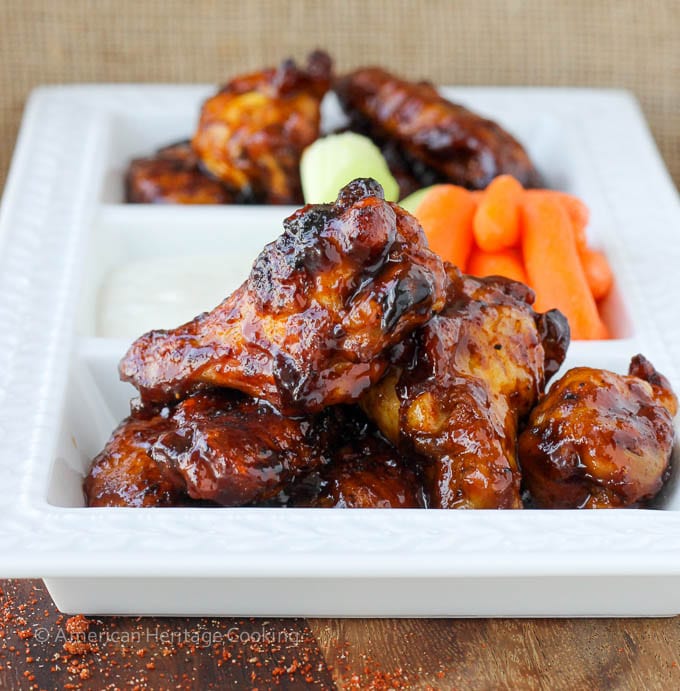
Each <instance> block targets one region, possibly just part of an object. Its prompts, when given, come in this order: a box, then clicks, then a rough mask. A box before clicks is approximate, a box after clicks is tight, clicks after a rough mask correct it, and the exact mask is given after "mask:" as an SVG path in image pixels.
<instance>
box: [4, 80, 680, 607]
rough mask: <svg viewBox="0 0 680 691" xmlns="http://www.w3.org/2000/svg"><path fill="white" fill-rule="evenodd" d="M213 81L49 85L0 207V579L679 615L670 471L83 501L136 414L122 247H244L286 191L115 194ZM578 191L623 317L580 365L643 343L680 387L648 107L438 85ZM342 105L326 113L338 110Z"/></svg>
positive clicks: (272, 230) (562, 92)
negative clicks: (495, 483) (373, 491)
mask: <svg viewBox="0 0 680 691" xmlns="http://www.w3.org/2000/svg"><path fill="white" fill-rule="evenodd" d="M209 92H210V87H194V86H78V87H56V88H46V89H39V90H38V91H36V92H35V93H34V94H33V95H32V97H31V99H30V103H29V106H28V108H27V112H26V116H25V119H24V124H23V127H22V130H21V134H20V137H19V142H18V145H17V149H16V153H15V157H14V161H13V164H12V170H11V173H10V177H9V182H8V185H7V188H6V192H5V196H4V199H3V205H2V212H1V216H0V488H1V489H0V555H1V556H0V576H2V577H41V578H44V579H45V582H46V584H47V587H48V589H49V591H50V593H51V594H52V596H53V597H54V599H55V602H56V604H57V606H58V607H59V608H60V609H62V610H64V611H68V612H75V611H84V612H87V613H134V614H194V615H198V614H210V615H222V614H232V615H240V614H243V615H246V614H247V615H312V616H313V615H342V616H351V615H364V616H380V615H396V616H407V615H426V616H444V615H464V616H544V615H564V616H567V615H569V616H573V615H588V616H591V615H595V616H597V615H602V616H611V615H673V614H676V613H678V612H680V513H679V512H678V509H680V489H678V487H677V484H678V483H677V482H672V483H671V485H670V486H669V487H668V488H667V490H666V492H665V494H664V497H663V498H662V500H661V501H660V502H659V505H658V508H657V509H656V510H639V511H626V510H618V511H581V512H579V511H553V512H550V511H514V512H510V511H506V512H495V511H477V512H468V511H422V510H410V511H409V510H391V511H385V510H356V511H341V510H337V511H329V510H323V509H322V510H319V509H252V508H248V509H244V508H236V509H226V508H225V509H200V508H191V509H189V508H173V509H122V508H120V509H118V508H114V509H85V508H83V506H82V504H83V498H82V492H81V488H80V487H81V480H82V476H83V474H84V473H85V472H86V470H87V467H88V465H89V462H90V459H91V458H92V456H94V455H95V453H96V452H97V451H99V450H100V448H101V447H102V446H103V444H104V442H105V441H106V439H107V438H108V436H109V434H110V432H111V430H112V428H113V426H114V425H115V423H116V422H117V421H118V420H119V419H120V418H122V417H123V416H124V415H125V413H126V406H127V399H128V398H129V397H130V395H131V394H132V390H131V388H130V387H129V386H128V385H125V384H121V383H120V382H119V381H118V379H117V372H116V364H117V360H118V358H119V357H120V356H121V354H122V353H123V352H124V349H125V347H126V345H127V343H126V342H125V341H115V340H106V339H100V338H97V337H96V336H95V332H94V324H95V319H94V315H95V310H96V294H97V291H98V289H99V286H100V285H101V283H102V280H103V279H104V277H105V275H106V273H107V272H108V271H109V270H110V269H111V268H112V267H113V266H116V265H118V264H119V263H120V262H124V261H129V260H134V259H141V258H144V257H150V256H154V255H158V254H164V255H187V256H190V255H192V254H193V255H202V254H203V255H204V254H205V253H206V252H213V251H214V252H230V253H237V254H238V255H239V256H242V258H243V262H250V261H252V259H253V258H254V256H255V255H256V253H257V252H258V251H259V249H260V248H261V247H262V245H263V244H264V243H265V242H266V241H268V240H270V239H272V238H273V237H275V236H276V235H277V234H278V233H279V231H280V221H281V219H282V218H283V216H284V215H285V213H286V212H287V210H285V209H282V208H275V207H269V208H265V207H261V208H258V207H228V206H225V207H206V208H178V207H142V206H124V205H122V204H120V203H119V202H120V195H121V184H120V179H121V171H122V169H123V167H124V165H125V162H126V161H127V160H128V158H129V157H130V156H132V155H140V154H144V153H146V152H150V151H152V150H153V149H154V147H156V146H158V145H161V144H163V143H166V142H167V141H171V140H172V139H179V138H181V137H183V136H187V135H188V134H189V133H190V131H191V130H192V128H193V126H194V124H195V119H196V114H197V112H198V110H197V109H198V105H199V102H200V101H201V99H202V98H203V97H204V96H205V95H206V94H207V93H209ZM447 93H448V94H450V95H451V97H453V98H455V99H457V100H460V101H461V102H463V103H465V104H468V105H469V106H471V107H472V108H474V109H476V110H478V111H480V112H482V113H486V114H489V115H491V116H492V117H494V118H496V119H498V120H499V121H501V122H502V123H503V124H505V125H506V126H507V127H508V128H509V129H511V130H512V131H513V132H514V133H516V134H517V135H518V136H519V138H520V139H521V140H522V141H524V142H525V143H526V145H527V146H528V148H529V150H530V152H531V154H532V156H533V157H534V159H535V160H536V161H537V162H538V165H539V167H540V168H541V170H542V172H543V173H544V174H545V176H546V179H547V181H548V183H549V184H550V185H552V186H556V187H560V188H562V189H566V190H569V191H571V192H574V193H576V194H578V195H579V196H582V197H583V198H584V199H585V200H586V202H587V203H588V204H589V206H590V207H591V209H592V211H593V214H592V216H593V222H592V228H591V235H592V237H593V240H594V242H595V244H597V245H599V246H601V247H603V248H604V249H605V251H606V252H607V254H608V255H609V257H610V259H611V262H612V265H613V267H614V270H615V273H616V278H617V288H616V291H615V295H614V297H613V298H612V299H611V300H610V304H609V306H608V310H607V312H608V315H607V319H608V320H609V322H610V325H611V326H612V327H613V328H614V332H615V333H616V334H617V335H618V336H620V337H621V338H619V339H617V340H612V341H607V342H598V343H576V344H573V346H572V348H571V349H570V354H569V362H568V364H569V365H573V364H590V365H594V366H603V367H609V368H612V369H615V370H618V371H624V370H625V369H626V367H627V364H628V360H629V358H630V356H632V355H633V354H635V353H637V352H640V351H641V352H643V353H645V354H646V355H647V356H648V357H649V358H650V359H651V360H652V362H653V363H654V364H655V365H656V366H657V367H658V368H659V369H660V370H661V371H662V372H664V373H665V374H666V375H667V376H668V377H669V378H670V379H671V381H672V383H673V385H674V386H675V387H676V390H680V377H679V369H678V362H680V329H679V327H678V316H679V315H678V311H679V308H678V303H679V301H680V280H679V279H678V271H679V270H680V236H679V235H678V233H679V232H680V210H679V208H678V198H677V194H676V192H675V189H674V188H673V186H672V183H671V182H670V179H669V177H668V175H667V173H666V172H665V170H664V167H663V165H662V163H661V161H660V158H659V156H658V154H657V152H656V149H655V148H654V145H653V142H652V139H651V137H650V135H649V132H648V131H647V128H646V126H645V124H644V121H643V119H642V116H641V114H640V111H639V109H638V106H637V105H636V103H635V101H634V100H633V98H631V96H630V95H628V94H626V93H623V92H616V91H588V90H568V89H484V88H479V89H477V88H475V89H450V90H448V89H447ZM333 107H334V106H333V103H332V102H331V103H329V105H328V111H327V115H328V116H329V117H330V118H332V117H334V115H333Z"/></svg>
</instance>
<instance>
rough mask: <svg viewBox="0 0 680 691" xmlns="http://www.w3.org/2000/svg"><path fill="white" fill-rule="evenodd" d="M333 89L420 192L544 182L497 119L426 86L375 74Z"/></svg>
mask: <svg viewBox="0 0 680 691" xmlns="http://www.w3.org/2000/svg"><path fill="white" fill-rule="evenodd" d="M334 89H335V91H336V92H337V94H338V97H339V99H340V102H341V103H342V105H343V107H344V109H345V111H346V112H347V114H348V116H349V117H350V120H351V123H352V124H351V127H352V129H355V130H356V131H358V132H361V133H363V134H366V135H368V136H369V137H371V138H373V139H374V140H375V141H376V142H377V143H378V144H379V145H382V146H383V148H384V147H385V146H387V147H388V149H387V151H388V160H389V161H390V162H391V163H392V164H393V166H395V168H396V171H397V173H398V179H399V180H400V183H401V184H402V186H404V185H406V186H410V187H413V184H412V179H411V176H412V177H413V178H415V179H416V180H418V181H419V183H420V184H419V186H420V187H424V186H427V185H431V184H433V183H435V182H450V183H453V184H456V185H462V186H464V187H468V188H470V189H484V188H485V187H486V186H487V185H488V184H489V183H490V182H491V180H493V178H494V177H496V176H498V175H500V174H502V173H507V174H509V175H513V176H514V177H516V178H517V179H518V180H519V181H520V182H521V183H522V184H523V185H524V186H525V187H532V186H537V184H538V183H539V177H538V173H537V172H536V170H535V168H534V166H533V165H532V163H531V161H530V160H529V156H528V155H527V153H526V151H525V150H524V149H523V148H522V146H521V144H520V143H519V142H518V141H517V140H516V139H514V138H513V137H512V136H511V135H510V134H508V133H507V132H506V131H505V130H504V129H502V128H501V127H499V126H498V125H497V124H496V123H494V122H492V121H491V120H486V119H484V118H482V117H480V116H479V115H475V114H474V113H472V112H470V111H469V110H467V109H466V108H464V107H463V106H460V105H457V104H455V103H451V102H450V101H447V100H446V99H445V98H443V97H442V96H440V95H439V94H438V93H437V91H436V89H435V88H434V87H433V86H432V85H430V84H428V83H426V82H417V83H416V82H408V81H405V80H402V79H399V78H398V77H395V76H394V75H392V74H390V73H389V72H386V71H385V70H382V69H380V68H377V67H369V68H363V69H359V70H357V71H355V72H352V73H351V74H349V75H347V76H345V77H343V78H341V79H339V80H337V82H336V84H335V85H334ZM395 146H396V150H393V149H392V148H391V147H395ZM405 168H410V172H411V176H409V175H407V174H406V173H405V170H404V169H405Z"/></svg>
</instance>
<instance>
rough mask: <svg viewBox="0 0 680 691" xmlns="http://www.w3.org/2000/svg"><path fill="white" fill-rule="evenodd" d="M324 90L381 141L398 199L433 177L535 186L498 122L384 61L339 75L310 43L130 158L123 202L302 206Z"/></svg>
mask: <svg viewBox="0 0 680 691" xmlns="http://www.w3.org/2000/svg"><path fill="white" fill-rule="evenodd" d="M329 90H333V91H334V92H335V94H336V95H337V97H338V100H339V101H340V104H341V106H342V108H343V110H344V112H345V115H346V116H347V118H348V120H349V125H348V128H349V129H350V130H352V131H354V132H358V133H360V134H363V135H365V136H368V137H370V138H371V139H372V140H373V141H374V142H375V143H376V144H377V145H378V146H379V147H380V148H381V150H382V152H383V154H384V156H385V159H386V161H387V163H388V165H389V167H390V170H391V172H392V174H393V175H394V177H395V179H396V180H397V182H398V183H399V189H400V198H402V199H403V198H404V197H405V196H407V195H408V194H410V193H411V192H413V191H415V190H417V189H420V188H422V187H426V186H428V185H432V184H435V183H439V182H449V183H453V184H456V185H462V186H464V187H468V188H470V189H484V188H485V187H486V186H487V185H488V184H489V183H490V182H491V180H492V179H493V178H494V177H496V176H497V175H500V174H502V173H507V174H509V175H513V176H515V177H516V178H517V179H518V180H519V181H520V182H521V183H522V184H523V185H524V186H525V187H531V186H538V185H539V183H540V179H539V176H538V173H537V172H536V170H535V168H534V166H533V164H532V163H531V161H530V160H529V156H528V155H527V153H526V151H525V150H524V149H523V148H522V146H521V144H520V143H519V142H518V141H517V140H516V139H514V138H513V137H512V136H511V135H510V134H509V133H508V132H506V131H505V130H504V129H503V128H501V127H500V126H499V125H497V124H496V123H495V122H492V121H491V120H487V119H485V118H482V117H480V116H479V115H477V114H475V113H472V112H471V111H469V110H468V109H467V108H464V107H463V106H461V105H458V104H455V103H451V102H450V101H447V100H446V99H444V98H443V97H442V96H440V95H439V94H438V92H437V91H436V89H435V88H434V87H433V86H432V85H430V84H428V83H426V82H409V81H405V80H403V79H400V78H399V77H397V76H395V75H393V74H390V73H389V72H386V71H385V70H383V69H381V68H377V67H365V68H361V69H358V70H356V71H354V72H352V73H351V74H347V75H343V76H342V77H339V78H336V77H334V75H333V70H332V63H331V59H330V57H329V56H328V55H327V54H326V53H325V52H323V51H319V50H317V51H314V52H313V53H311V54H310V55H309V57H308V59H307V64H306V66H305V67H304V68H303V67H299V66H298V65H296V64H295V62H294V61H293V60H285V61H284V62H283V63H282V64H281V65H280V66H279V67H278V68H268V69H264V70H260V71H259V72H253V73H251V74H246V75H241V76H238V77H235V78H234V79H232V80H230V81H229V82H228V83H227V84H225V85H224V86H223V87H222V88H221V89H220V90H219V91H218V93H217V94H215V95H214V96H212V97H211V98H209V99H208V100H207V101H206V102H205V103H204V104H203V107H202V110H201V114H200V118H199V123H198V127H197V129H196V132H195V133H194V136H193V138H192V139H191V140H190V141H186V142H180V143H179V144H173V145H170V146H167V147H164V148H162V149H160V150H159V151H158V152H157V153H156V154H155V155H153V156H150V157H146V158H137V159H134V160H133V161H132V162H131V163H130V166H129V168H128V171H127V176H126V198H127V201H128V202H132V203H177V204H230V203H232V204H233V203H240V204H248V203H251V204H252V203H254V204H296V205H297V204H302V203H303V199H302V186H301V182H300V159H301V157H302V152H303V151H304V150H305V148H306V147H308V146H309V145H310V144H312V143H313V142H314V141H315V140H316V139H318V137H319V134H320V124H321V101H322V99H323V97H324V96H325V94H326V93H327V92H328V91H329Z"/></svg>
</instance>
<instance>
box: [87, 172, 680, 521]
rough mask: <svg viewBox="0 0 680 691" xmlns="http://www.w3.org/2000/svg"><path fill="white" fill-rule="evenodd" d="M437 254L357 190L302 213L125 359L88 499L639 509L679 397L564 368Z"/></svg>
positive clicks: (646, 382)
mask: <svg viewBox="0 0 680 691" xmlns="http://www.w3.org/2000/svg"><path fill="white" fill-rule="evenodd" d="M533 298H534V296H533V293H532V291H531V289H529V288H528V287H527V286H525V285H523V284H521V283H516V282H513V281H510V280H508V279H503V278H499V277H491V278H485V279H480V278H474V277H471V276H466V275H462V274H461V273H460V271H459V270H458V269H457V268H456V267H454V266H452V265H450V264H447V263H445V262H442V260H441V259H440V258H439V257H438V255H436V254H434V253H433V252H432V251H430V250H429V249H428V247H427V243H426V240H425V237H424V234H423V231H422V229H421V228H420V226H419V224H418V222H417V220H416V219H415V218H414V217H413V216H411V215H410V214H408V213H407V212H406V211H404V210H403V209H401V208H400V207H399V206H397V205H396V204H392V203H389V202H387V201H385V199H384V196H383V192H382V188H381V187H380V185H378V183H376V182H375V181H373V180H370V179H359V180H354V181H353V182H351V183H350V184H348V185H347V186H346V187H345V188H343V189H342V190H341V191H340V193H339V196H338V198H337V200H336V201H335V202H334V203H333V204H325V205H308V206H305V207H303V208H302V209H300V210H299V211H297V212H295V213H294V214H293V215H292V216H290V217H289V218H288V219H286V221H285V222H284V230H283V233H282V234H281V235H280V236H279V237H278V239H277V240H275V241H274V242H272V243H271V244H269V245H267V246H266V247H265V248H264V249H263V251H262V252H261V254H260V255H259V256H258V257H257V259H256V260H255V262H254V264H253V267H252V270H251V272H250V275H249V277H248V279H247V280H246V281H245V283H243V285H242V286H241V287H240V288H238V289H237V290H236V291H235V292H234V293H233V294H232V295H230V296H228V297H227V298H226V299H225V300H224V301H223V302H222V303H221V304H220V305H218V306H217V307H216V308H215V309H214V310H213V311H212V312H209V313H204V314H201V315H199V316H198V317H196V318H195V319H194V320H193V321H191V322H189V323H187V324H184V325H182V326H179V327H178V328H176V329H173V330H169V331H167V330H162V331H161V330H159V331H151V332H149V333H147V334H145V335H143V336H142V337H141V338H139V339H138V340H137V341H135V342H134V343H133V344H132V346H131V347H130V349H129V351H128V352H127V354H126V355H125V356H124V358H123V359H122V361H121V363H120V375H121V378H122V379H123V380H124V381H126V382H130V383H131V384H132V385H133V386H134V387H135V388H136V389H137V391H138V392H139V396H138V398H136V399H134V400H133V402H132V404H131V414H130V416H129V417H128V418H127V419H126V420H124V421H123V422H122V423H121V425H120V426H119V427H118V429H116V430H115V431H114V433H113V435H112V437H111V439H110V440H109V441H108V443H107V444H106V446H105V448H104V449H103V451H102V452H101V453H100V454H99V455H98V456H97V457H96V458H95V459H94V461H93V463H92V467H91V469H90V471H89V474H88V476H87V477H86V479H85V483H84V490H85V495H86V498H87V503H88V505H89V506H147V507H149V506H187V505H197V504H198V505H219V506H247V505H251V506H252V505H257V506H296V507H303V506H304V507H349V508H352V507H354V508H359V507H360V508H371V507H374V508H378V507H381V508H388V507H391V508H408V507H422V508H449V509H453V508H485V509H492V508H497V509H498V508H507V509H519V508H522V507H523V506H524V505H532V506H539V507H546V508H547V507H556V508H569V507H571V508H577V507H592V508H599V507H605V506H612V507H619V506H642V505H644V504H645V503H646V502H648V501H649V500H650V499H651V498H652V497H654V496H655V495H656V494H657V493H658V491H659V490H660V488H661V486H662V485H663V483H664V481H665V480H666V478H667V477H668V474H669V472H670V458H671V452H672V448H673V441H674V435H673V422H672V419H673V416H674V415H675V413H676V408H677V400H676V398H675V396H674V394H673V392H672V391H671V389H670V386H669V384H668V382H667V381H666V379H665V378H664V377H663V376H662V375H661V374H659V373H658V372H656V371H655V370H654V368H653V367H652V365H651V364H650V363H649V362H647V360H645V359H644V358H643V357H642V356H636V357H635V358H633V361H632V363H631V370H630V373H629V375H627V376H623V375H617V374H614V373H612V372H606V371H602V370H594V369H589V368H577V369H573V370H571V371H569V372H567V374H565V375H564V377H563V378H562V379H561V380H560V381H558V382H556V383H555V384H554V385H553V387H552V388H551V389H550V391H549V392H548V393H546V383H547V382H548V380H549V379H550V378H551V377H552V376H553V375H554V374H555V373H556V372H557V371H558V369H559V368H560V366H561V364H562V362H563V361H564V358H565V355H566V352H567V347H568V344H569V327H568V324H567V322H566V319H565V318H564V316H563V315H562V314H561V313H560V312H558V311H556V310H552V311H550V312H547V313H545V314H540V313H537V312H535V311H534V310H533V308H532V303H533Z"/></svg>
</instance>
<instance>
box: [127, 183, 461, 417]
mask: <svg viewBox="0 0 680 691" xmlns="http://www.w3.org/2000/svg"><path fill="white" fill-rule="evenodd" d="M284 228H285V231H284V233H283V235H281V236H280V237H279V238H278V239H277V240H276V241H275V242H273V243H271V244H270V245H268V246H267V247H265V249H264V251H263V252H262V253H261V254H260V256H259V257H258V258H257V259H256V260H255V263H254V265H253V269H252V272H251V274H250V277H249V278H248V280H247V281H246V282H245V283H244V284H243V285H242V286H241V287H240V288H239V289H238V290H236V292H234V293H233V294H232V295H231V296H230V297H228V298H227V299H226V300H225V301H224V302H223V303H222V304H221V305H219V306H218V307H216V308H215V309H214V310H213V311H212V312H210V313H206V314H203V315H200V316H199V317H197V318H196V319H194V320H193V321H192V322H189V323H188V324H185V325H183V326H180V327H179V328H177V329H174V330H172V331H151V332H150V333H148V334H146V335H144V336H142V337H141V338H140V339H138V340H137V341H136V342H135V343H134V344H133V345H132V347H131V348H130V350H129V351H128V353H127V354H126V356H125V357H124V358H123V360H122V362H121V365H120V373H121V377H122V379H123V380H125V381H129V382H132V384H134V386H136V387H137V389H138V390H139V391H140V393H141V396H142V401H143V402H145V403H170V402H173V401H177V400H180V399H181V398H183V397H184V396H186V395H187V394H189V393H191V392H192V391H195V390H197V389H200V388H206V387H210V386H220V387H229V388H234V389H239V390H241V391H243V392H245V393H247V394H250V395H252V396H254V397H257V398H262V399H265V400H267V401H269V402H270V403H271V404H273V405H275V406H276V407H277V408H279V409H280V410H282V411H283V412H286V413H295V412H299V411H301V410H303V411H306V412H313V411H318V410H321V409H322V408H324V407H326V406H328V405H332V404H337V403H346V402H350V401H353V400H357V399H358V398H359V396H360V395H361V393H362V392H363V391H365V390H366V389H367V388H368V387H369V386H370V385H371V384H373V383H375V382H376V381H377V380H378V379H379V378H380V377H381V376H382V374H383V373H384V372H385V370H386V368H387V366H388V357H387V354H386V351H387V350H388V349H389V348H390V347H391V346H393V345H395V344H397V343H399V342H400V341H401V340H402V339H403V338H404V337H405V336H407V335H408V333H409V332H411V331H412V330H413V329H415V328H416V327H418V326H420V325H422V324H424V323H425V322H427V321H428V320H429V319H430V317H431V316H432V314H433V313H435V312H437V311H439V310H441V309H442V308H443V307H444V304H445V300H446V291H447V286H448V277H447V274H446V271H445V269H444V265H443V264H442V262H441V260H440V259H439V257H438V256H437V255H435V254H433V253H432V252H431V251H430V250H428V249H427V245H426V242H425V237H424V235H423V231H422V229H421V228H420V226H419V225H418V222H417V221H416V220H415V219H414V218H413V217H412V216H410V215H409V214H408V213H406V212H405V211H403V210H402V209H401V208H399V207H398V206H396V205H394V204H390V203H387V202H385V200H384V198H383V194H382V188H381V187H380V185H378V184H377V183H376V182H375V181H373V180H355V181H353V182H351V183H350V184H349V185H347V186H346V187H345V188H344V189H342V190H341V192H340V195H339V196H338V200H337V201H336V202H335V203H334V204H327V205H319V206H306V207H304V208H303V209H301V210H300V211H297V212H296V213H295V214H293V215H292V216H291V217H289V218H288V219H286V221H285V222H284Z"/></svg>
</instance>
